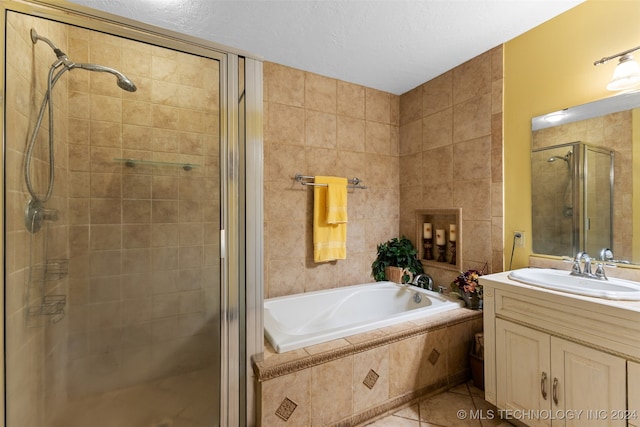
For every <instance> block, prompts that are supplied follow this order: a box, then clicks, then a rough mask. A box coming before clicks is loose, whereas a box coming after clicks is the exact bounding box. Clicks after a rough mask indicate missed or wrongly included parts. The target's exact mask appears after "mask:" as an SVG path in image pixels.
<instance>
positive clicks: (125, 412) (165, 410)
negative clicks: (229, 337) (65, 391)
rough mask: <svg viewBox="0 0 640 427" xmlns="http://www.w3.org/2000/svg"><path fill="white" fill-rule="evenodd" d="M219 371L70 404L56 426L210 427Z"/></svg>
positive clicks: (93, 397)
mask: <svg viewBox="0 0 640 427" xmlns="http://www.w3.org/2000/svg"><path fill="white" fill-rule="evenodd" d="M216 376H217V371H216V370H214V369H205V370H200V371H195V372H191V373H188V374H184V375H177V376H173V377H167V378H162V379H158V380H154V381H150V382H149V383H146V384H140V385H137V386H133V387H128V388H124V389H120V390H114V391H111V392H107V393H103V394H101V395H98V396H90V397H86V398H83V399H78V400H75V401H72V402H70V403H69V404H68V405H67V407H66V408H65V411H64V413H63V414H61V416H60V417H59V419H58V421H57V422H54V423H53V424H52V425H53V426H55V427H87V426H91V427H211V426H212V425H213V422H212V420H215V419H216V418H217V408H216V407H215V405H212V404H211V401H215V400H217V399H218V397H217V395H216V391H215V390H214V388H215V386H214V385H215V382H216Z"/></svg>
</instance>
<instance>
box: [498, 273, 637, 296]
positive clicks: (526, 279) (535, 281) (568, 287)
mask: <svg viewBox="0 0 640 427" xmlns="http://www.w3.org/2000/svg"><path fill="white" fill-rule="evenodd" d="M509 278H510V279H511V280H515V281H517V282H520V283H525V284H527V285H533V286H539V287H541V288H546V289H552V290H554V291H560V292H567V293H571V294H576V295H585V296H589V297H595V298H603V299H610V300H627V301H640V283H636V282H632V281H630V280H624V279H617V278H614V277H610V278H609V279H608V280H598V279H590V278H587V277H579V276H571V275H570V274H569V272H568V271H564V270H553V269H549V268H522V269H519V270H514V271H512V272H511V273H509Z"/></svg>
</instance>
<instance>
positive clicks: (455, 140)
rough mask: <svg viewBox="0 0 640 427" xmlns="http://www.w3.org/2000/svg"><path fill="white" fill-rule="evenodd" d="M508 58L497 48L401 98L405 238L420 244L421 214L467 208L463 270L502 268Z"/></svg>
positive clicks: (442, 277)
mask: <svg viewBox="0 0 640 427" xmlns="http://www.w3.org/2000/svg"><path fill="white" fill-rule="evenodd" d="M502 58H503V55H502V46H499V47H496V48H494V49H492V50H490V51H488V52H486V53H483V54H482V55H479V56H477V57H475V58H473V59H471V60H470V61H467V62H465V63H464V64H462V65H460V66H458V67H456V68H454V69H452V70H450V71H447V72H446V73H444V74H442V75H440V76H438V77H436V78H435V79H433V80H430V81H428V82H426V83H424V84H422V85H420V86H418V87H417V88H415V89H413V90H411V91H409V92H407V93H405V94H403V95H402V96H401V97H400V165H401V169H402V178H401V180H400V232H401V233H404V234H406V235H407V236H410V237H411V239H412V240H415V230H416V223H415V211H416V210H417V209H445V208H462V236H461V245H462V246H461V247H459V248H458V252H459V253H460V254H461V255H462V260H463V263H462V269H463V270H466V269H469V268H478V269H480V268H482V266H483V265H484V264H485V262H488V266H489V270H490V271H489V272H498V271H502V270H503V268H504V267H503V252H504V249H503V248H504V242H503V240H504V239H503V231H502V230H503V225H502V224H503V212H502V211H503V209H502V185H503V182H502V179H503V178H502V68H503V67H502V62H503V60H502ZM414 243H415V242H414ZM418 244H420V243H418ZM427 272H428V273H429V274H431V275H433V276H434V279H435V280H436V282H437V283H443V284H447V283H450V282H451V280H452V279H453V278H455V276H456V275H457V273H456V272H455V271H451V270H442V269H434V268H429V269H427Z"/></svg>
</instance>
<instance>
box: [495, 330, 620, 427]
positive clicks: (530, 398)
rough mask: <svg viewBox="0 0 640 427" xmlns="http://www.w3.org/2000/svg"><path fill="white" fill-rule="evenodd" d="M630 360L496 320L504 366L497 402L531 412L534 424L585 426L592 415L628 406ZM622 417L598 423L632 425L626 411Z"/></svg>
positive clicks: (499, 362) (498, 363)
mask: <svg viewBox="0 0 640 427" xmlns="http://www.w3.org/2000/svg"><path fill="white" fill-rule="evenodd" d="M625 364H626V361H625V359H622V358H620V357H617V356H613V355H610V354H607V353H603V352H601V351H599V350H594V349H592V348H589V347H585V346H583V345H580V344H576V343H573V342H570V341H567V340H564V339H561V338H557V337H554V336H551V335H549V334H547V333H544V332H540V331H537V330H535V329H531V328H528V327H525V326H522V325H519V324H516V323H512V322H509V321H506V320H502V319H497V320H496V366H498V367H502V368H501V369H498V370H497V372H496V375H497V384H496V385H497V387H496V397H497V402H498V405H497V406H498V407H499V408H503V409H505V410H506V412H505V413H507V414H512V415H513V416H515V417H516V418H517V417H519V414H522V416H523V418H524V417H526V418H530V419H529V420H527V421H529V422H528V424H529V425H531V426H552V425H553V426H554V427H555V426H572V425H575V426H584V425H589V423H588V421H589V420H588V419H589V418H592V420H593V421H595V420H596V419H597V418H604V416H603V414H604V413H606V414H610V413H612V412H613V411H615V410H619V409H621V408H625V407H626V401H625V400H626V390H625V383H626V381H625V376H626V370H625ZM595 409H597V410H599V411H601V412H598V413H596V412H593V411H594V410H595ZM590 411H591V412H590ZM602 411H604V412H602ZM529 412H530V414H529ZM538 414H540V415H539V416H538ZM545 414H549V416H548V417H547V416H545ZM529 415H531V416H529ZM553 415H561V416H553ZM565 415H566V416H565ZM554 418H555V419H554ZM616 418H620V419H618V420H615V419H614V420H609V421H610V422H608V423H606V424H602V423H600V424H598V423H595V424H594V425H610V426H625V425H626V422H625V420H624V417H616ZM598 421H599V422H600V421H602V420H598Z"/></svg>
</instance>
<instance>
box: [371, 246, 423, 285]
mask: <svg viewBox="0 0 640 427" xmlns="http://www.w3.org/2000/svg"><path fill="white" fill-rule="evenodd" d="M417 254H418V251H417V250H416V249H415V248H414V247H413V244H412V243H411V241H410V240H409V239H407V238H406V237H404V236H402V237H401V238H399V239H398V238H397V237H394V238H393V239H391V240H389V241H387V242H385V243H380V244H379V245H378V256H377V257H376V260H375V261H374V262H373V264H371V275H372V276H373V278H374V279H375V281H376V282H380V281H382V280H391V281H393V282H396V283H407V282H409V281H411V277H413V275H415V274H420V273H423V272H424V271H423V269H422V264H421V263H420V260H418V258H417ZM390 267H396V268H397V269H396V271H395V272H391V271H390ZM385 270H386V273H385ZM409 273H410V274H409ZM390 274H391V275H394V274H395V276H393V277H389V275H390ZM394 279H395V280H394ZM405 279H406V280H405Z"/></svg>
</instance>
